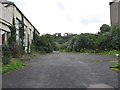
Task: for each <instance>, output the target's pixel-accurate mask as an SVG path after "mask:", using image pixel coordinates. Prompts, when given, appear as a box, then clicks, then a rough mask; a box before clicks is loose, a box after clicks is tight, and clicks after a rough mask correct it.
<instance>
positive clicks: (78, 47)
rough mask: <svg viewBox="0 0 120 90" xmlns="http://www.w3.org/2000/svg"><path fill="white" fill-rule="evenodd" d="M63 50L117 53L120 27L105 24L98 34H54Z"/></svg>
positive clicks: (119, 41)
mask: <svg viewBox="0 0 120 90" xmlns="http://www.w3.org/2000/svg"><path fill="white" fill-rule="evenodd" d="M54 39H55V42H56V43H57V45H58V47H59V49H60V50H61V51H67V52H81V53H86V52H87V53H89V52H90V53H104V54H109V55H113V54H114V55H115V54H116V53H119V51H120V29H119V28H118V27H116V26H115V27H110V26H109V25H107V24H103V25H102V26H101V27H100V31H99V32H98V33H97V34H90V33H82V34H70V35H69V33H68V35H67V36H61V35H59V36H58V35H57V36H56V35H54Z"/></svg>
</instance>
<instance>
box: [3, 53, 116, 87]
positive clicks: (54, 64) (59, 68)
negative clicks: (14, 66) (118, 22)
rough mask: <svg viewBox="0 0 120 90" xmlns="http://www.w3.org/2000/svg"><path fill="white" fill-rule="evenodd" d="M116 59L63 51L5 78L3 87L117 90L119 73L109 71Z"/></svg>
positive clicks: (31, 63) (41, 56)
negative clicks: (104, 89)
mask: <svg viewBox="0 0 120 90" xmlns="http://www.w3.org/2000/svg"><path fill="white" fill-rule="evenodd" d="M116 59H117V58H116V57H113V56H100V55H90V54H78V53H61V52H54V53H52V54H47V55H40V56H38V57H36V58H34V59H33V60H31V61H28V62H26V63H27V67H25V68H24V69H21V70H18V71H15V72H12V73H9V74H5V75H3V77H2V80H3V88H89V87H91V88H94V87H97V88H99V87H106V88H107V87H113V88H117V87H118V74H117V73H116V72H115V71H112V70H111V69H110V68H109V66H110V65H111V64H112V63H111V61H113V60H116Z"/></svg>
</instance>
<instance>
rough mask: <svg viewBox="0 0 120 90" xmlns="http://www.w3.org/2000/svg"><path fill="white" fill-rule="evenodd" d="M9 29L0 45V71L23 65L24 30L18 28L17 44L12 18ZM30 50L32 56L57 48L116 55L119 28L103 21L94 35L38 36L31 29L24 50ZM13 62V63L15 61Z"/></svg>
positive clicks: (119, 37) (118, 46)
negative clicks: (9, 35)
mask: <svg viewBox="0 0 120 90" xmlns="http://www.w3.org/2000/svg"><path fill="white" fill-rule="evenodd" d="M10 29H11V37H10V38H9V40H8V44H7V45H3V47H2V49H3V55H2V56H3V57H2V63H3V73H6V72H8V71H9V70H10V71H11V70H15V69H17V68H19V67H23V66H24V64H22V62H21V60H23V59H24V57H26V56H25V55H26V54H25V48H24V45H23V40H24V31H22V27H19V29H20V37H19V38H20V44H19V45H18V44H17V43H16V28H15V21H14V18H13V26H11V27H10ZM29 49H31V53H34V55H35V54H36V53H51V52H53V51H58V50H59V51H64V52H80V53H99V54H106V55H115V54H117V53H120V29H119V28H118V27H110V26H109V25H106V24H103V25H102V26H101V27H100V31H99V32H98V33H97V34H90V33H82V34H71V33H65V35H64V36H62V35H61V33H56V34H54V35H50V34H46V35H42V36H38V35H37V34H36V33H35V31H34V33H33V41H32V44H31V45H30V42H29V40H28V47H27V52H29ZM13 58H14V59H13ZM30 58H31V57H30ZM12 59H13V60H12ZM15 59H18V60H15ZM13 62H16V63H17V64H16V63H13ZM119 66H120V65H119V64H117V67H116V68H118V69H119Z"/></svg>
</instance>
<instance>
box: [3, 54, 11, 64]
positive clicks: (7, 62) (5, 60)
mask: <svg viewBox="0 0 120 90" xmlns="http://www.w3.org/2000/svg"><path fill="white" fill-rule="evenodd" d="M9 63H10V57H7V56H3V57H2V64H3V65H7V64H9Z"/></svg>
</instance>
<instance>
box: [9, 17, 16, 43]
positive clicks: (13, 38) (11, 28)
mask: <svg viewBox="0 0 120 90" xmlns="http://www.w3.org/2000/svg"><path fill="white" fill-rule="evenodd" d="M10 30H11V37H10V40H11V42H16V27H15V18H14V17H13V19H12V26H11V27H10ZM9 43H10V42H9Z"/></svg>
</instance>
